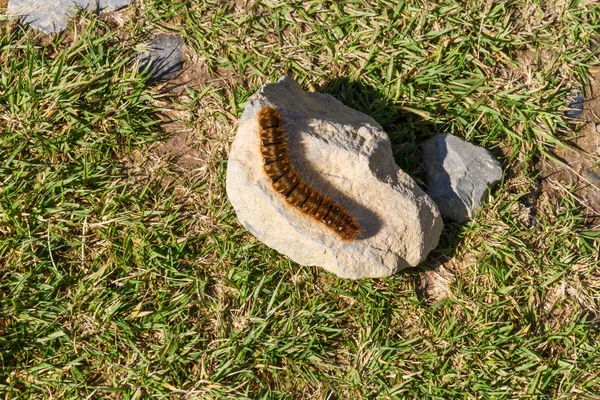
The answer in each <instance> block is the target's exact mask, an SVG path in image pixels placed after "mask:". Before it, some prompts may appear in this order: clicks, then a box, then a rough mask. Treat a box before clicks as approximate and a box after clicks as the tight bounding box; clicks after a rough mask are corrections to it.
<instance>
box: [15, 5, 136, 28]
mask: <svg viewBox="0 0 600 400" xmlns="http://www.w3.org/2000/svg"><path fill="white" fill-rule="evenodd" d="M130 1H131V0H9V1H8V6H7V8H6V13H7V14H8V15H11V16H15V17H20V18H21V21H23V23H25V24H28V25H29V26H31V27H32V28H35V29H39V30H41V31H42V32H44V33H45V34H47V35H49V34H51V33H55V32H61V31H63V30H65V29H66V27H67V23H68V22H69V17H71V16H73V15H75V13H77V10H78V9H79V8H83V9H85V10H91V9H95V8H96V4H97V5H98V9H99V10H100V11H104V10H107V11H112V10H118V9H119V8H121V7H124V6H126V5H127V4H129V3H130Z"/></svg>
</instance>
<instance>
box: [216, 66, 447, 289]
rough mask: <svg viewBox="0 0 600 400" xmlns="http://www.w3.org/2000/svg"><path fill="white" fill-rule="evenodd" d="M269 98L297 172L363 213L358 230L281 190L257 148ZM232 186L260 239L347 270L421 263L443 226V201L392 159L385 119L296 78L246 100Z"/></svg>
mask: <svg viewBox="0 0 600 400" xmlns="http://www.w3.org/2000/svg"><path fill="white" fill-rule="evenodd" d="M267 105H271V106H276V107H277V108H278V110H279V112H280V113H281V115H282V118H283V121H284V124H285V128H286V136H287V141H288V148H289V153H290V158H291V160H292V162H293V164H294V167H295V168H296V171H297V172H298V174H299V175H301V176H302V177H303V178H305V179H306V180H307V181H308V182H309V183H310V184H311V185H312V186H313V187H314V188H316V189H318V190H319V191H320V192H321V193H323V194H325V195H327V196H329V197H330V198H332V199H333V200H335V201H337V202H339V203H340V204H341V205H342V206H343V207H345V208H346V210H347V211H348V212H350V213H351V214H352V215H353V216H355V217H356V219H357V221H358V223H359V224H360V226H361V233H360V235H359V237H358V239H356V240H353V241H348V242H344V241H342V240H340V239H339V237H338V236H336V235H335V233H333V232H332V231H331V230H330V229H328V228H327V227H325V225H323V224H322V223H320V222H317V221H315V220H314V219H313V218H312V217H310V216H308V215H306V214H304V213H302V212H300V211H298V210H297V209H296V208H293V207H291V206H290V205H289V204H288V203H287V202H286V201H285V200H284V199H283V197H282V196H281V195H280V194H278V193H277V192H275V191H274V190H273V188H272V186H271V182H270V181H269V180H268V178H267V176H266V175H265V173H264V170H263V165H262V164H263V162H262V156H261V154H260V152H259V146H260V143H259V137H258V123H257V112H258V111H259V110H260V109H261V108H262V107H264V106H267ZM227 194H228V196H229V200H230V201H231V204H232V205H233V207H234V209H235V211H236V213H237V216H238V218H239V220H240V222H241V223H242V225H244V227H246V229H248V230H249V231H250V232H251V233H252V234H253V235H254V236H256V237H257V238H258V239H259V240H261V241H262V242H264V243H265V244H267V245H268V246H270V247H272V248H274V249H276V250H278V251H279V252H281V253H283V254H285V255H287V256H288V257H290V258H291V259H292V260H294V261H295V262H297V263H299V264H302V265H316V266H321V267H323V268H325V269H326V270H328V271H330V272H333V273H335V274H337V275H338V276H340V277H343V278H352V279H358V278H366V277H384V276H389V275H392V274H394V273H395V272H397V271H399V270H400V269H403V268H406V267H409V266H415V265H417V264H419V263H420V262H421V261H423V259H424V258H425V257H426V256H427V254H428V253H429V252H430V251H431V250H432V249H433V248H434V247H435V246H436V245H437V243H438V239H439V236H440V233H441V230H442V227H443V223H442V219H441V217H440V214H439V211H438V209H437V207H436V205H435V203H434V202H433V201H432V200H431V198H430V197H429V196H427V195H426V194H425V193H424V192H423V191H422V190H421V189H420V188H419V187H418V186H417V184H416V183H415V182H414V181H413V180H412V179H411V178H410V177H409V176H408V175H406V174H405V173H404V172H402V171H401V170H400V169H399V168H398V166H397V165H396V164H395V163H394V158H393V156H392V149H391V144H390V140H389V137H388V136H387V134H386V133H385V132H384V131H383V129H382V128H381V126H380V125H379V124H377V122H375V121H374V120H373V119H372V118H371V117H369V116H367V115H365V114H363V113H360V112H358V111H356V110H353V109H351V108H349V107H346V106H345V105H343V104H342V103H341V102H339V101H338V100H336V99H335V98H333V97H332V96H330V95H327V94H320V93H307V92H305V91H303V90H302V89H301V88H300V86H299V85H298V84H297V83H296V82H295V81H293V80H292V79H290V78H288V77H283V78H281V79H280V80H279V81H278V82H277V83H274V84H267V85H265V86H263V88H262V89H261V91H260V92H259V93H257V94H255V95H254V96H253V97H252V98H250V99H249V100H248V102H247V104H246V108H245V109H244V113H243V115H242V117H241V119H240V122H239V127H238V132H237V135H236V138H235V140H234V142H233V145H232V148H231V153H230V156H229V163H228V168H227Z"/></svg>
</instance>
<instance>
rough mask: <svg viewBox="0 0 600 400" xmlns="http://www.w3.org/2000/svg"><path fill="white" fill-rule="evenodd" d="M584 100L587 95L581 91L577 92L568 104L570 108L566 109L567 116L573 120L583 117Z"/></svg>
mask: <svg viewBox="0 0 600 400" xmlns="http://www.w3.org/2000/svg"><path fill="white" fill-rule="evenodd" d="M584 101H585V97H583V94H582V93H581V92H578V93H576V94H575V96H573V98H572V99H571V101H570V102H569V105H568V106H567V107H568V108H569V109H568V110H567V111H565V117H567V118H568V119H570V120H573V121H575V120H578V119H579V118H581V115H582V114H583V102H584Z"/></svg>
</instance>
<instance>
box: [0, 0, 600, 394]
mask: <svg viewBox="0 0 600 400" xmlns="http://www.w3.org/2000/svg"><path fill="white" fill-rule="evenodd" d="M599 20H600V7H599V6H598V5H597V4H595V2H593V1H570V2H565V1H556V2H539V1H533V0H519V1H508V2H486V3H482V2H475V1H468V2H457V1H455V0H446V1H440V2H435V3H434V2H428V3H427V4H425V2H423V3H420V2H395V1H394V2H392V1H389V2H388V1H377V2H376V1H351V2H344V3H336V2H329V3H321V2H316V1H308V2H271V1H262V0H261V1H258V2H256V3H245V2H230V3H223V2H213V1H185V0H181V1H161V0H140V1H138V2H134V4H133V5H132V6H130V7H129V8H128V9H127V10H126V11H125V12H123V13H122V14H119V15H118V16H116V17H115V16H113V17H100V18H98V17H97V16H94V15H90V14H84V15H79V16H78V17H76V18H75V19H73V20H72V22H71V25H70V26H69V29H68V31H67V32H66V33H64V34H63V35H60V36H56V37H52V38H46V37H43V36H42V35H39V34H37V33H35V32H34V31H32V30H30V29H27V28H25V27H21V26H19V25H16V24H15V23H13V22H8V21H0V24H1V25H0V28H1V29H0V72H1V74H0V76H1V79H0V288H1V289H0V362H1V364H0V365H1V367H0V368H1V369H0V393H2V395H3V396H2V397H4V398H6V399H16V398H64V399H68V398H119V399H138V398H150V397H151V398H198V399H205V398H236V399H237V398H252V399H255V398H264V399H278V398H298V399H304V398H314V399H338V398H350V399H362V398H381V399H384V398H438V399H447V398H498V399H514V398H519V399H521V398H536V399H537V398H564V399H567V398H568V399H572V398H595V397H597V396H598V395H600V378H599V376H600V362H599V361H600V360H599V354H600V343H599V339H600V335H599V330H598V328H599V323H598V318H599V317H598V316H599V315H600V297H599V296H598V293H599V289H600V278H599V275H598V267H599V264H600V260H599V256H598V253H599V250H600V243H599V242H598V239H597V238H598V232H599V231H600V230H599V228H598V226H597V225H594V224H593V223H589V222H588V221H587V220H586V219H585V217H584V215H583V211H584V207H583V206H584V205H583V204H581V202H580V199H578V197H577V196H576V194H573V190H572V188H569V187H564V188H559V189H560V190H561V191H560V193H561V196H559V197H560V198H558V199H557V198H556V196H552V195H550V194H549V193H546V192H544V191H540V189H539V185H538V183H537V181H536V177H537V173H538V171H537V170H536V163H535V160H536V159H537V158H547V157H551V156H552V154H551V150H552V148H553V146H557V145H561V140H562V137H561V136H560V135H558V134H557V133H556V132H559V130H560V128H563V129H564V128H566V126H567V125H566V124H565V121H564V120H563V118H562V115H563V111H564V109H565V98H566V96H568V94H569V93H572V91H573V90H574V89H577V88H579V87H581V85H584V84H586V83H587V82H590V80H589V70H588V66H591V65H595V64H597V63H598V60H597V58H596V57H595V56H594V55H593V53H592V51H591V50H590V47H589V43H590V42H591V41H592V39H594V37H595V36H597V35H599V34H600V26H599V25H598V21H599ZM156 30H162V31H167V32H173V33H177V34H179V35H180V36H181V37H182V38H183V39H184V41H185V42H186V45H187V46H188V53H189V57H190V59H191V60H192V62H190V63H189V65H190V71H191V72H192V73H191V74H190V75H189V76H188V79H187V81H186V82H185V85H184V86H183V87H179V88H176V89H173V88H170V87H168V85H166V86H164V85H163V86H154V87H148V86H147V85H146V82H145V80H144V77H143V76H140V75H136V74H135V73H133V72H132V71H133V63H134V60H135V57H136V53H135V48H137V47H140V46H141V44H142V43H143V42H144V40H145V38H146V37H148V35H149V34H150V33H151V32H153V31H156ZM284 73H285V74H289V75H291V76H292V77H294V78H295V79H297V80H298V81H299V82H300V83H301V84H302V85H303V86H304V87H306V88H307V89H310V88H312V89H316V90H319V91H324V92H327V93H330V94H332V95H334V96H335V97H337V98H338V99H340V100H341V101H343V102H345V103H346V104H349V105H351V106H353V107H355V108H357V109H359V110H361V111H363V112H365V113H368V114H369V115H372V116H373V117H374V118H375V119H376V120H377V121H379V122H380V123H381V124H382V125H383V126H384V128H385V129H386V131H387V132H388V133H389V134H390V137H391V139H392V142H393V150H394V154H395V156H396V160H397V162H398V164H399V165H400V166H401V167H403V168H404V169H405V170H406V171H408V172H409V173H411V174H412V175H413V176H414V177H415V178H416V179H418V180H421V179H422V171H421V167H420V164H419V162H418V152H416V151H415V150H417V149H418V145H419V144H420V143H421V142H423V141H424V140H426V139H427V138H429V137H431V136H432V135H434V134H437V133H443V132H451V133H454V134H456V135H458V136H460V137H463V138H467V139H469V140H470V141H472V142H475V143H477V144H480V145H483V146H485V147H487V148H490V149H492V150H493V151H495V152H496V154H498V156H499V157H500V158H501V160H502V161H503V163H504V165H505V179H504V181H503V183H502V184H501V186H500V187H499V188H497V190H496V191H495V192H494V193H493V194H492V195H491V196H490V199H489V201H488V203H487V205H486V207H485V208H484V210H482V212H481V213H480V214H479V216H478V217H477V218H476V219H475V220H474V221H472V222H470V223H468V224H466V225H464V226H458V225H452V224H447V226H446V228H445V231H444V234H443V237H442V241H441V244H440V247H439V249H438V250H437V251H436V252H435V253H434V254H433V255H432V260H441V262H443V266H444V268H445V269H446V270H448V271H450V275H451V276H452V279H451V281H452V283H451V284H450V286H449V288H447V289H448V291H449V294H447V295H444V296H441V298H439V297H437V296H436V294H435V293H431V291H430V290H429V289H427V287H426V288H425V290H422V287H423V285H422V281H423V279H424V276H425V275H426V273H427V272H428V270H429V268H428V267H427V266H422V267H419V268H416V269H413V270H406V271H402V272H401V273H399V274H398V275H396V276H393V277H390V278H386V279H373V280H370V279H365V280H361V281H347V280H341V279H338V278H336V277H335V276H332V275H331V274H328V273H326V272H323V271H322V270H320V269H318V268H310V267H301V266H298V265H296V264H294V263H292V262H291V261H290V260H288V259H287V258H286V257H285V256H283V255H281V254H278V253H276V252H275V251H273V250H270V249H269V248H267V247H266V246H264V245H262V244H261V243H259V242H257V241H256V240H255V239H254V238H253V237H252V236H251V235H250V234H249V233H248V232H245V231H244V229H243V228H242V227H241V226H240V225H239V223H238V222H237V220H236V218H235V214H234V212H233V210H232V208H231V206H230V204H229V203H228V201H227V198H226V195H225V190H224V181H225V170H226V163H227V161H226V160H227V151H228V148H229V145H230V143H231V141H232V139H233V136H234V134H235V128H236V123H237V118H238V117H239V115H241V112H242V110H243V107H244V102H245V101H246V99H247V98H248V97H249V96H251V95H252V94H253V93H255V92H256V91H257V90H258V89H259V88H260V86H261V85H262V84H263V83H265V82H270V81H274V80H275V79H277V78H278V77H279V76H280V75H282V74H284ZM171 120H176V121H177V123H178V124H180V125H181V124H182V125H183V126H184V128H185V131H186V132H188V134H189V136H188V137H187V138H188V139H189V149H188V150H189V152H190V154H192V155H202V157H196V158H195V161H194V162H192V163H189V164H184V163H183V162H182V160H183V159H184V158H183V157H181V155H180V154H178V153H176V152H169V150H168V145H169V143H171V142H169V137H168V136H166V135H164V134H163V133H162V132H163V130H162V129H161V126H162V125H163V122H164V121H171ZM165 142H166V143H167V150H164V149H165V147H164V146H165V145H164V143H165ZM161 146H163V147H161ZM436 271H437V270H434V271H433V274H434V275H433V276H434V277H435V274H436V273H437V272H436ZM429 276H431V274H430V275H429Z"/></svg>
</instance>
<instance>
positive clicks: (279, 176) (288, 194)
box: [258, 107, 360, 240]
mask: <svg viewBox="0 0 600 400" xmlns="http://www.w3.org/2000/svg"><path fill="white" fill-rule="evenodd" d="M258 134H259V136H260V152H261V154H262V157H263V161H264V170H265V173H266V174H267V176H268V177H269V179H270V180H271V182H272V184H273V189H274V190H275V191H276V192H278V193H280V194H281V195H282V196H283V197H284V198H285V199H286V201H287V202H288V203H290V204H291V205H293V206H295V207H296V208H298V210H300V211H301V212H303V213H306V214H308V215H310V216H311V217H313V218H314V219H316V220H317V221H320V222H322V223H324V224H325V225H326V226H328V227H329V228H330V229H332V230H333V231H334V232H335V233H336V234H338V235H339V236H340V238H342V240H354V239H356V238H357V237H358V234H359V232H360V226H359V225H358V223H357V222H356V219H355V218H354V217H353V216H352V215H350V214H349V213H348V212H347V211H346V210H345V209H344V208H343V207H342V206H341V205H340V204H338V203H336V202H335V201H333V200H331V199H330V198H328V197H326V196H324V195H323V194H321V193H320V192H319V191H318V190H316V189H314V188H312V187H310V185H309V184H308V182H306V181H305V180H304V179H302V178H301V177H300V176H299V175H298V173H296V170H295V169H294V166H293V165H292V162H291V160H290V157H289V154H288V148H287V142H286V136H285V135H286V134H285V129H284V127H283V123H282V121H281V117H280V116H279V112H277V110H276V109H274V108H273V107H263V108H262V109H261V110H260V111H259V112H258Z"/></svg>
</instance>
